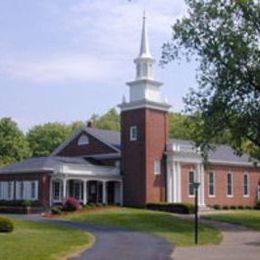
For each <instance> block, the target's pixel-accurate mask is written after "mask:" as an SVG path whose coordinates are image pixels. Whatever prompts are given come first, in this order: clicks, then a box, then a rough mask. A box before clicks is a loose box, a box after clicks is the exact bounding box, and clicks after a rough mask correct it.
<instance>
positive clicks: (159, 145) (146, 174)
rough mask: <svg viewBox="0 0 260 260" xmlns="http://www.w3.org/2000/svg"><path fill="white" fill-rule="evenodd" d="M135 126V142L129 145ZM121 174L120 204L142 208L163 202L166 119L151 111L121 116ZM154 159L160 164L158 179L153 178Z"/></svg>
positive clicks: (128, 113) (158, 112) (156, 176)
mask: <svg viewBox="0 0 260 260" xmlns="http://www.w3.org/2000/svg"><path fill="white" fill-rule="evenodd" d="M135 125H136V126H137V128H138V140H137V141H130V127H131V126H135ZM121 129H122V130H121V143H122V144H121V145H122V171H123V178H124V189H123V190H124V203H125V205H128V206H140V207H142V206H144V205H145V203H147V202H151V201H165V185H166V184H165V179H166V178H165V176H166V160H165V156H164V152H165V147H166V142H167V141H168V115H167V113H165V112H160V111H156V110H151V109H144V108H143V109H136V110H131V111H124V112H122V113H121ZM155 159H158V160H159V159H160V160H162V164H161V171H162V172H161V175H154V161H155Z"/></svg>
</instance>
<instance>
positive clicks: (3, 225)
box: [0, 217, 14, 233]
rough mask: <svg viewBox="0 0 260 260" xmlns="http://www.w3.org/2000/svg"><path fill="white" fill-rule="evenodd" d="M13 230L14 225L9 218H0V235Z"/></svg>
mask: <svg viewBox="0 0 260 260" xmlns="http://www.w3.org/2000/svg"><path fill="white" fill-rule="evenodd" d="M13 229H14V224H13V222H12V221H11V219H9V218H5V217H0V233H2V232H6V233H10V232H12V231H13Z"/></svg>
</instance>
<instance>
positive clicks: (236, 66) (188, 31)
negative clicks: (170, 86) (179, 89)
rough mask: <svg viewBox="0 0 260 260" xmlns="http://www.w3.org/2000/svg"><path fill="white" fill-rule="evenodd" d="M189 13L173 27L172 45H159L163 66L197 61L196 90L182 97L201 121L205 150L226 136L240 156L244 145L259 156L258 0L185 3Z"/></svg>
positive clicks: (200, 143)
mask: <svg viewBox="0 0 260 260" xmlns="http://www.w3.org/2000/svg"><path fill="white" fill-rule="evenodd" d="M186 4H187V6H188V12H187V15H186V16H185V17H183V18H182V19H180V20H177V22H176V23H175V24H174V25H173V27H172V28H173V34H172V40H171V41H170V42H168V43H166V44H164V46H163V53H162V62H163V63H168V62H171V61H173V60H175V59H178V58H180V57H181V56H182V55H183V54H186V57H187V58H188V60H189V59H195V60H196V61H197V64H198V65H199V67H198V70H197V71H198V75H197V78H198V83H199V89H198V90H194V89H192V90H191V91H190V94H189V95H188V96H187V97H186V98H185V103H186V112H187V113H190V114H192V115H194V114H196V113H198V114H199V115H200V117H201V119H202V120H201V121H200V123H201V125H200V128H197V129H198V130H200V132H199V134H197V135H196V136H195V138H196V137H199V139H198V140H196V139H195V140H196V142H197V144H198V145H201V147H202V148H203V150H205V151H206V150H207V149H208V148H209V145H208V144H209V143H214V140H215V139H216V138H218V137H221V135H223V133H224V134H225V133H226V132H228V133H229V134H230V140H229V141H230V144H231V145H232V146H233V147H234V148H235V149H236V151H237V152H238V153H241V152H242V151H243V149H244V147H243V146H244V143H245V142H249V144H251V145H252V146H254V148H253V151H252V149H249V152H250V153H251V155H252V156H255V157H258V158H259V157H260V153H259V152H260V49H259V39H260V38H259V36H260V29H259V28H260V5H259V3H258V1H254V0H247V1H242V0H238V1H232V0H186Z"/></svg>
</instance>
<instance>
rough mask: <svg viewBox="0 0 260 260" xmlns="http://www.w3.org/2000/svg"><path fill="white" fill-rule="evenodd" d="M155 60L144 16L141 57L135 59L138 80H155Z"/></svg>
mask: <svg viewBox="0 0 260 260" xmlns="http://www.w3.org/2000/svg"><path fill="white" fill-rule="evenodd" d="M154 63H155V59H154V58H153V57H152V55H151V53H150V48H149V41H148V36H147V29H146V17H145V13H144V16H143V28H142V35H141V46H140V53H139V56H138V57H137V58H136V59H135V64H136V79H139V78H150V79H152V78H153V64H154Z"/></svg>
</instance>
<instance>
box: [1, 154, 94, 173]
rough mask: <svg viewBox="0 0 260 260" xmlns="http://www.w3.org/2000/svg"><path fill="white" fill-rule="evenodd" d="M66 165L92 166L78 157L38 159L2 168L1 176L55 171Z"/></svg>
mask: <svg viewBox="0 0 260 260" xmlns="http://www.w3.org/2000/svg"><path fill="white" fill-rule="evenodd" d="M64 164H77V165H90V163H89V162H88V161H86V160H85V159H83V158H78V157H75V158H74V157H54V156H53V157H52V156H50V157H37V158H30V159H27V160H24V161H21V162H17V163H13V164H10V165H7V166H5V167H2V168H0V174H1V173H12V172H39V171H55V170H57V169H59V168H60V167H62V165H64Z"/></svg>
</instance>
